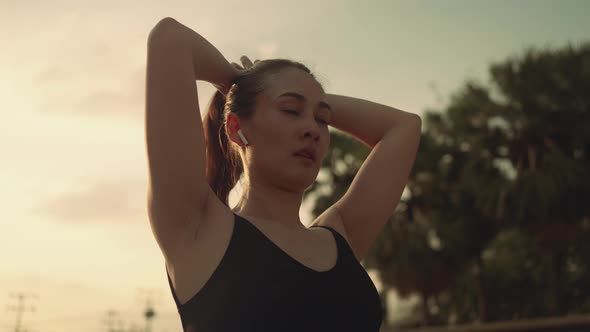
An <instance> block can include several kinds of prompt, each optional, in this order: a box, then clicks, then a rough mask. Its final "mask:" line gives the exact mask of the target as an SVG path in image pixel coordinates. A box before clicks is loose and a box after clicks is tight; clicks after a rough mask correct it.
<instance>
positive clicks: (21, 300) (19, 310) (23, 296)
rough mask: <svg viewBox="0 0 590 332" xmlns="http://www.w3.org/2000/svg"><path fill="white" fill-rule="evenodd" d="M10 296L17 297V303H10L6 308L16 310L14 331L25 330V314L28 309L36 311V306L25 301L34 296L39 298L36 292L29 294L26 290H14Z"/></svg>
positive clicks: (22, 331)
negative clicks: (28, 304)
mask: <svg viewBox="0 0 590 332" xmlns="http://www.w3.org/2000/svg"><path fill="white" fill-rule="evenodd" d="M9 297H10V298H14V299H16V304H14V305H8V306H7V308H6V310H7V311H14V312H15V313H16V322H15V325H14V332H25V331H24V330H23V328H22V326H23V314H24V313H25V312H26V311H30V312H35V307H34V306H32V305H31V306H27V305H26V304H25V303H26V302H27V300H28V299H30V298H34V299H38V296H37V295H36V294H27V293H25V292H14V293H10V294H9Z"/></svg>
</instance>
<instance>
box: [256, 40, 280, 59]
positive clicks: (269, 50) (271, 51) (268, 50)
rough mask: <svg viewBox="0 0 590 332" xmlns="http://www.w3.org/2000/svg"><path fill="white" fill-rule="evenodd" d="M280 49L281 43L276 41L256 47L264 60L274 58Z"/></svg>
mask: <svg viewBox="0 0 590 332" xmlns="http://www.w3.org/2000/svg"><path fill="white" fill-rule="evenodd" d="M278 49H279V42H278V41H276V40H273V41H270V42H267V43H263V44H260V45H258V46H257V47H256V50H257V51H258V54H260V56H261V57H262V59H269V58H273V57H274V56H275V54H276V53H277V51H278Z"/></svg>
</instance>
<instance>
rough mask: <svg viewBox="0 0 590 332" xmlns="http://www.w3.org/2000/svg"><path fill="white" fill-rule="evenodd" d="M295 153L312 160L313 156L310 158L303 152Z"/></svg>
mask: <svg viewBox="0 0 590 332" xmlns="http://www.w3.org/2000/svg"><path fill="white" fill-rule="evenodd" d="M295 155H296V156H300V157H304V158H307V159H309V160H312V161H313V158H312V157H310V156H309V155H306V154H304V153H296V154H295Z"/></svg>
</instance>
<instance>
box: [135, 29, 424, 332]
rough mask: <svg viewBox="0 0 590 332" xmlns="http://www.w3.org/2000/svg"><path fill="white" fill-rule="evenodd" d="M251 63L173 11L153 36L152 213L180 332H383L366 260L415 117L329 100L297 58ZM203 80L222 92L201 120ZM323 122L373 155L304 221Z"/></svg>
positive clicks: (322, 151)
mask: <svg viewBox="0 0 590 332" xmlns="http://www.w3.org/2000/svg"><path fill="white" fill-rule="evenodd" d="M242 64H243V66H244V68H243V67H241V66H239V65H237V64H233V65H232V64H230V63H228V61H227V60H226V59H225V58H224V57H223V55H222V54H221V53H220V52H219V51H218V50H217V49H216V48H215V47H214V46H213V45H211V44H210V43H209V42H208V41H207V40H206V39H204V38H203V37H202V36H200V35H199V34H198V33H196V32H195V31H193V30H191V29H190V28H188V27H186V26H184V25H183V24H181V23H179V22H178V21H176V20H174V19H172V18H164V19H162V20H161V21H160V22H158V24H156V26H155V27H154V28H153V29H152V30H151V32H150V35H149V40H148V57H147V75H146V142H147V154H148V162H149V176H150V179H149V180H150V181H149V190H148V210H149V217H150V223H151V227H152V231H153V233H154V236H155V238H156V240H157V242H158V244H159V246H160V248H161V250H162V253H163V255H164V258H165V263H166V264H165V265H166V271H167V274H168V281H169V284H170V289H171V292H172V296H173V298H174V300H175V302H176V305H177V307H178V310H179V313H180V317H181V321H182V325H183V329H184V330H185V331H198V332H210V331H258V332H261V331H378V330H379V327H380V325H381V323H382V319H383V317H382V311H381V302H380V299H379V295H378V293H377V291H376V289H375V286H374V284H373V283H372V282H371V279H370V278H369V277H368V275H367V273H366V272H365V270H364V269H363V267H362V266H361V265H360V263H359V261H360V260H361V259H362V258H363V257H364V256H365V255H366V253H367V251H368V250H369V248H370V247H371V244H372V242H373V241H374V240H375V238H376V237H377V235H378V233H379V232H380V230H381V229H382V227H383V226H384V224H385V223H386V222H387V220H388V218H389V217H390V216H391V215H392V214H393V212H394V210H395V207H396V205H397V203H398V202H399V199H400V196H401V193H402V190H403V189H404V186H405V184H406V182H407V179H408V176H409V173H410V170H411V167H412V164H413V162H414V159H415V154H416V150H417V148H418V143H419V140H420V127H421V121H420V118H419V117H418V116H417V115H415V114H411V113H407V112H403V111H400V110H397V109H394V108H391V107H387V106H384V105H380V104H377V103H373V102H369V101H366V100H362V99H356V98H352V97H345V96H338V95H332V94H327V93H325V91H324V90H323V88H322V86H321V84H320V83H319V82H318V81H317V80H316V79H315V78H314V76H313V74H312V73H311V72H310V71H309V69H308V68H307V67H305V66H304V65H302V64H300V63H297V62H294V61H290V60H283V59H276V60H264V61H256V63H255V64H252V63H251V62H250V60H249V59H248V58H247V57H242ZM195 80H204V81H208V82H210V83H212V84H213V85H214V86H215V87H216V88H217V90H218V91H217V92H216V94H215V95H214V97H213V100H212V101H211V103H210V104H209V110H208V113H207V116H206V118H205V122H204V124H203V123H202V122H201V118H200V111H199V106H198V101H197V98H198V94H197V90H196V86H195V82H194V81H195ZM328 125H331V126H333V127H335V128H338V129H340V130H342V131H344V132H346V133H348V134H350V135H351V136H353V137H354V138H356V139H359V140H360V141H362V142H363V143H365V144H366V145H367V146H369V147H371V148H372V151H371V154H370V155H369V156H368V158H367V159H366V160H365V161H364V164H363V165H362V167H361V168H360V170H359V172H358V173H357V175H356V177H355V179H354V181H353V182H352V184H351V186H350V188H349V189H348V191H347V192H346V194H345V195H344V196H343V197H342V198H341V199H340V200H339V201H338V202H336V203H335V204H334V205H333V206H332V207H330V208H329V209H327V210H326V211H325V212H324V213H323V214H322V215H320V216H319V217H318V218H317V219H316V220H315V221H313V222H312V223H311V226H310V227H306V226H305V225H304V224H303V223H302V222H301V221H300V219H299V209H300V206H301V202H302V198H303V193H304V191H305V190H306V189H307V188H308V187H310V185H311V184H313V182H314V181H315V179H316V176H317V174H318V172H319V169H320V166H321V162H322V159H323V158H324V157H325V155H326V153H327V151H328V148H329V146H330V135H329V132H328ZM203 128H204V129H203ZM242 173H243V176H244V182H245V184H244V194H243V196H242V197H241V199H240V202H239V203H238V204H237V205H236V207H234V208H233V209H230V208H229V206H228V201H227V199H228V194H229V191H230V190H231V189H232V188H233V187H234V185H235V184H236V182H237V181H238V179H239V178H240V175H241V174H242Z"/></svg>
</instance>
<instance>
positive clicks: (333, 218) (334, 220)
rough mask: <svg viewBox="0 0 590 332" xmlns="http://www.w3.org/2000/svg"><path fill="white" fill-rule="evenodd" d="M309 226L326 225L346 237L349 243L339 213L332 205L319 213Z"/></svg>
mask: <svg viewBox="0 0 590 332" xmlns="http://www.w3.org/2000/svg"><path fill="white" fill-rule="evenodd" d="M309 226H310V227H311V226H328V227H330V228H333V229H334V230H335V231H337V232H338V233H339V234H340V235H342V237H343V238H344V239H346V242H349V243H350V241H348V236H347V234H346V229H345V228H344V224H343V223H342V218H341V216H340V213H338V210H337V209H336V207H335V206H333V205H332V206H331V207H329V208H328V209H326V210H325V211H324V213H322V214H321V215H319V216H318V217H317V218H316V219H315V220H314V221H313V222H312V223H311V225H309Z"/></svg>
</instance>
